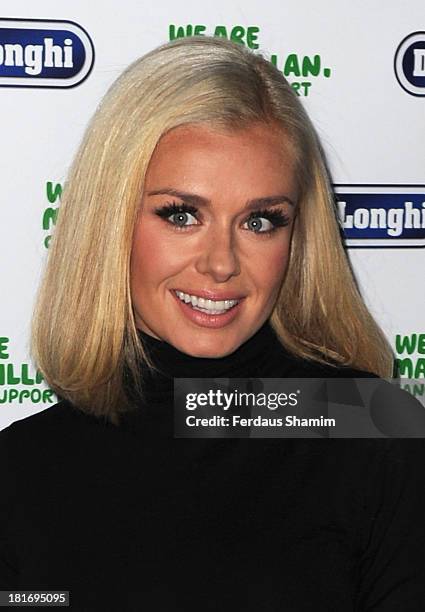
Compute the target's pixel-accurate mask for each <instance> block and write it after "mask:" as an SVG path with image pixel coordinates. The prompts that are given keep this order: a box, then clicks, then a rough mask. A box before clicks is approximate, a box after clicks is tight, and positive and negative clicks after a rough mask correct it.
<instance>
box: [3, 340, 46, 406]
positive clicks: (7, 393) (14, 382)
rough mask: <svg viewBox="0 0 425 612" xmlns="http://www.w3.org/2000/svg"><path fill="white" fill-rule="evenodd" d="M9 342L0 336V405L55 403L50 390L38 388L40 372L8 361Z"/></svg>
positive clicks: (41, 379) (26, 364)
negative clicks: (26, 402) (25, 402)
mask: <svg viewBox="0 0 425 612" xmlns="http://www.w3.org/2000/svg"><path fill="white" fill-rule="evenodd" d="M9 342H10V339H9V338H7V337H6V336H0V404H13V403H18V404H22V402H24V401H28V402H32V403H33V404H39V403H53V402H54V401H56V400H55V399H54V393H53V391H52V390H51V389H46V388H43V387H41V386H40V385H41V383H42V382H43V380H44V379H43V375H42V374H41V372H39V371H38V370H36V371H35V372H32V368H31V366H30V365H29V364H28V363H12V362H11V361H10V360H9V353H8V344H9Z"/></svg>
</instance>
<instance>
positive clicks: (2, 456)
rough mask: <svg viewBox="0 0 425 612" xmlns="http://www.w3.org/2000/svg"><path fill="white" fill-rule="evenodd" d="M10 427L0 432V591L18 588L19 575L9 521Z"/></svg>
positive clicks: (11, 499) (11, 493)
mask: <svg viewBox="0 0 425 612" xmlns="http://www.w3.org/2000/svg"><path fill="white" fill-rule="evenodd" d="M11 427H12V426H9V427H7V428H6V429H4V430H3V431H0V483H1V494H0V590H8V589H16V588H18V587H19V573H18V569H17V561H16V556H15V554H14V552H13V541H12V538H11V533H10V529H9V526H10V519H11V517H12V515H13V505H14V500H15V498H16V495H15V492H16V491H15V489H16V487H15V484H16V479H15V478H14V477H13V474H12V460H11V457H12V452H11V451H12V445H13V442H12V441H11V439H10V431H11Z"/></svg>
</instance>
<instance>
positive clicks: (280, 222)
mask: <svg viewBox="0 0 425 612" xmlns="http://www.w3.org/2000/svg"><path fill="white" fill-rule="evenodd" d="M182 212H183V213H184V212H187V213H190V214H191V215H194V216H196V215H197V213H198V209H197V208H196V206H191V205H190V204H185V203H182V204H177V203H176V202H172V203H168V204H165V205H164V206H161V207H160V208H156V209H155V213H156V214H157V215H158V216H159V217H161V218H162V219H166V220H167V219H168V218H169V217H171V216H172V215H174V214H176V213H182ZM258 217H264V218H265V219H267V220H268V221H270V222H271V223H273V225H274V227H272V228H271V229H269V230H266V231H263V232H254V233H257V234H263V235H267V234H269V235H270V234H271V233H272V232H274V231H275V230H277V229H278V228H279V227H285V226H286V225H288V224H289V223H290V218H289V217H288V215H286V214H285V213H284V212H282V211H280V210H276V209H270V208H262V209H258V210H255V211H253V212H251V214H250V215H249V216H248V218H247V221H249V220H250V219H257V218H258ZM172 225H174V224H172ZM176 228H177V229H184V226H181V227H179V226H177V225H176Z"/></svg>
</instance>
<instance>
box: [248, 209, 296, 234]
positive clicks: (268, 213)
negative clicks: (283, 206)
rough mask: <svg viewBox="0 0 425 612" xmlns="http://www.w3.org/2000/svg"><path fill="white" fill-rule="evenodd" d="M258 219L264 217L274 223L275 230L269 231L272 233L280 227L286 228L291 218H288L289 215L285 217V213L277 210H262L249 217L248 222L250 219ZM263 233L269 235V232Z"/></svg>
mask: <svg viewBox="0 0 425 612" xmlns="http://www.w3.org/2000/svg"><path fill="white" fill-rule="evenodd" d="M258 217H264V218H265V219H267V220H268V221H270V222H271V223H273V225H274V228H273V229H271V230H269V232H272V231H273V230H275V229H277V228H278V227H284V226H285V225H288V224H289V222H290V218H289V217H288V215H285V213H284V212H282V211H281V210H278V209H275V208H274V209H271V208H261V209H259V210H255V211H253V212H252V213H251V214H250V215H249V217H248V219H247V221H249V220H250V219H257V218H258ZM262 233H268V232H262Z"/></svg>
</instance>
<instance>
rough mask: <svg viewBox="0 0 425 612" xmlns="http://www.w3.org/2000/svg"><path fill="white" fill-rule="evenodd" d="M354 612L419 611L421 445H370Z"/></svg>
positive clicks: (423, 583) (424, 591)
mask: <svg viewBox="0 0 425 612" xmlns="http://www.w3.org/2000/svg"><path fill="white" fill-rule="evenodd" d="M375 442H376V443H377V444H378V445H379V446H378V449H379V450H378V453H377V454H376V455H375V457H376V458H375V459H374V460H373V462H371V463H372V465H370V470H369V472H368V474H365V475H364V478H365V480H367V482H368V485H367V486H366V487H365V490H367V491H368V493H367V498H366V499H365V502H364V510H365V522H364V526H363V527H364V533H363V553H362V558H361V565H360V577H359V578H360V584H359V598H358V601H357V607H356V612H371V611H372V610H373V612H400V610H403V612H417V611H418V610H422V609H425V440H424V439H386V440H376V441H375Z"/></svg>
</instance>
